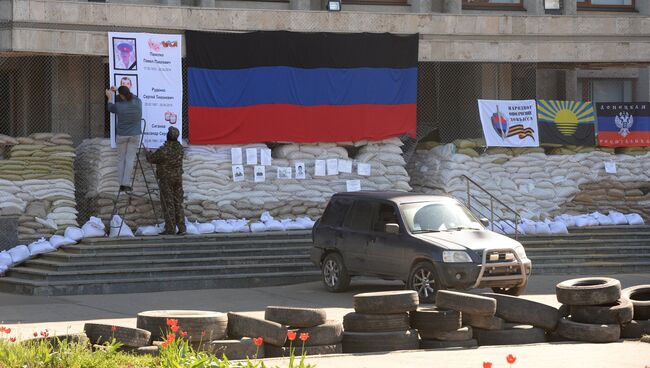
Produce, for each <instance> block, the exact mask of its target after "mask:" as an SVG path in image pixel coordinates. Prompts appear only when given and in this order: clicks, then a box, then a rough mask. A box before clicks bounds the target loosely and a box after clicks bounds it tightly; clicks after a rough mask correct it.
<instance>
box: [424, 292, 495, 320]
mask: <svg viewBox="0 0 650 368" xmlns="http://www.w3.org/2000/svg"><path fill="white" fill-rule="evenodd" d="M436 306H437V307H438V308H440V309H452V310H456V311H459V312H462V313H469V314H476V315H479V316H494V314H495V313H496V311H497V301H496V300H495V299H494V298H488V297H485V296H481V295H476V294H469V293H461V292H458V291H449V290H440V291H438V293H437V294H436Z"/></svg>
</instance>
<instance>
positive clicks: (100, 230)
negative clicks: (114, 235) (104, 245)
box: [81, 216, 106, 238]
mask: <svg viewBox="0 0 650 368" xmlns="http://www.w3.org/2000/svg"><path fill="white" fill-rule="evenodd" d="M105 229H106V226H104V223H103V222H102V220H101V219H100V218H98V217H95V216H91V217H90V220H88V222H86V223H85V224H84V226H82V227H81V230H83V232H84V238H97V237H102V236H104V235H106V232H105Z"/></svg>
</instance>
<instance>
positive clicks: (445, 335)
mask: <svg viewBox="0 0 650 368" xmlns="http://www.w3.org/2000/svg"><path fill="white" fill-rule="evenodd" d="M418 333H419V334H420V337H421V338H423V339H425V340H431V339H435V340H442V341H465V340H470V339H471V338H472V336H473V330H472V327H471V326H465V327H461V328H459V329H457V330H455V331H438V330H435V329H433V330H418Z"/></svg>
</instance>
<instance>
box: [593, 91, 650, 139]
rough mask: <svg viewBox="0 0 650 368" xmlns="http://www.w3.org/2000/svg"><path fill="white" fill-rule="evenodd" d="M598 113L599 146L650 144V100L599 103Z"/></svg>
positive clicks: (597, 106)
mask: <svg viewBox="0 0 650 368" xmlns="http://www.w3.org/2000/svg"><path fill="white" fill-rule="evenodd" d="M596 114H597V115H598V145H599V146H604V147H642V146H650V102H604V103H597V104H596Z"/></svg>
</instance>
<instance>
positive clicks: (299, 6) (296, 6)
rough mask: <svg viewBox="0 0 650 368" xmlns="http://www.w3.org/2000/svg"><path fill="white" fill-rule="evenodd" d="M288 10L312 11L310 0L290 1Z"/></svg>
mask: <svg viewBox="0 0 650 368" xmlns="http://www.w3.org/2000/svg"><path fill="white" fill-rule="evenodd" d="M289 9H291V10H312V9H311V0H290V1H289Z"/></svg>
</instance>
